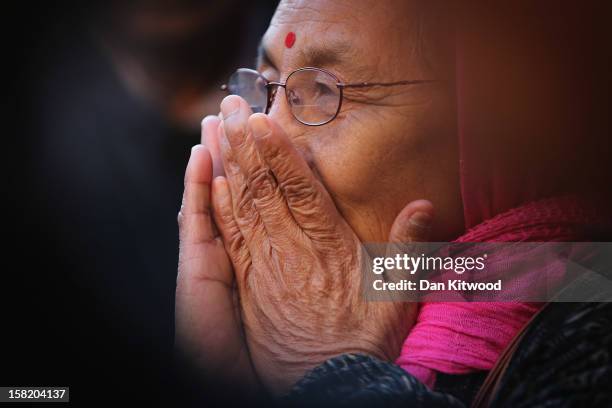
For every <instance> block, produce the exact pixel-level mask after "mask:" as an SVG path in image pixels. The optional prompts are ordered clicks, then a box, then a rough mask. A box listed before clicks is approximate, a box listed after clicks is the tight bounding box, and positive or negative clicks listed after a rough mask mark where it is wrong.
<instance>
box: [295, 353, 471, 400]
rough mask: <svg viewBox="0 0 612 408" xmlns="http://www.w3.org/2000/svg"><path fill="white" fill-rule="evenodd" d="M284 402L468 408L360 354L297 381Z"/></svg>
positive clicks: (346, 356) (333, 361)
mask: <svg viewBox="0 0 612 408" xmlns="http://www.w3.org/2000/svg"><path fill="white" fill-rule="evenodd" d="M283 402H284V403H286V404H287V405H290V406H300V407H301V406H308V407H311V406H316V407H327V406H334V407H343V406H346V407H416V408H418V407H432V408H434V407H451V408H455V407H456V408H463V407H465V405H464V404H463V403H462V402H460V401H459V400H458V399H456V398H455V397H453V396H451V395H450V394H445V393H440V392H434V391H431V390H430V389H429V388H427V387H426V386H425V385H423V384H422V383H421V382H419V380H417V379H416V378H414V377H413V376H412V375H410V374H409V373H407V372H406V371H404V370H403V369H402V368H400V367H399V366H396V365H394V364H391V363H388V362H384V361H381V360H378V359H376V358H374V357H370V356H366V355H361V354H344V355H341V356H338V357H335V358H332V359H330V360H327V361H326V362H325V363H323V364H321V365H320V366H318V367H316V368H315V369H313V370H312V371H310V372H309V373H308V374H306V375H305V376H304V377H303V378H302V379H301V380H300V381H298V383H297V384H296V385H295V386H294V387H293V389H292V390H291V392H290V394H289V395H287V396H286V397H285V398H284V400H283Z"/></svg>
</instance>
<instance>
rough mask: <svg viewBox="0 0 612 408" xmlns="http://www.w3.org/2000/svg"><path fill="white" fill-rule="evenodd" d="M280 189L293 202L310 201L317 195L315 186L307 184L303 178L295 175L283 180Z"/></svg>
mask: <svg viewBox="0 0 612 408" xmlns="http://www.w3.org/2000/svg"><path fill="white" fill-rule="evenodd" d="M280 187H281V189H282V190H283V191H284V192H285V194H286V195H287V197H290V198H291V200H292V201H294V202H300V201H304V200H308V199H312V198H313V197H315V196H316V194H317V189H316V188H315V186H313V185H312V184H311V183H309V182H308V181H307V180H306V179H305V178H304V177H300V176H295V175H294V176H289V177H287V178H285V179H284V180H283V182H282V183H281V185H280Z"/></svg>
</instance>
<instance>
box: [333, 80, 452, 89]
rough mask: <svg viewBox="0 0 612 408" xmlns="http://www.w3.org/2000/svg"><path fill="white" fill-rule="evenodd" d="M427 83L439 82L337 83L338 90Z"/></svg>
mask: <svg viewBox="0 0 612 408" xmlns="http://www.w3.org/2000/svg"><path fill="white" fill-rule="evenodd" d="M429 82H440V80H438V79H418V80H412V81H397V82H359V83H353V84H343V83H338V84H337V85H338V87H340V88H367V87H369V86H395V85H416V84H426V83H429Z"/></svg>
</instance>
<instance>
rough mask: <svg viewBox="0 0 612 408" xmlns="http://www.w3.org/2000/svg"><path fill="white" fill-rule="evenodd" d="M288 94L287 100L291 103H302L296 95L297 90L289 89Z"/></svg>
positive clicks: (297, 104)
mask: <svg viewBox="0 0 612 408" xmlns="http://www.w3.org/2000/svg"><path fill="white" fill-rule="evenodd" d="M288 96H289V102H290V103H291V105H294V106H299V105H301V104H302V103H301V99H300V96H299V95H298V93H297V92H295V91H290V92H289V95H288Z"/></svg>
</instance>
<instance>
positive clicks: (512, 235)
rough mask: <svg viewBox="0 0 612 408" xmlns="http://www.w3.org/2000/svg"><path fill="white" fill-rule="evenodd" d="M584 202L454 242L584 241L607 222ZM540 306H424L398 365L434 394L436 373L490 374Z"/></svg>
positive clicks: (524, 210) (543, 210) (515, 218)
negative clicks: (507, 347) (586, 232)
mask: <svg viewBox="0 0 612 408" xmlns="http://www.w3.org/2000/svg"><path fill="white" fill-rule="evenodd" d="M600 214H601V212H600V211H599V210H598V209H597V208H595V207H594V206H592V205H589V203H587V202H585V201H584V200H579V199H577V198H575V197H571V196H568V197H560V198H552V199H545V200H539V201H536V202H532V203H530V204H527V205H524V206H521V207H518V208H516V209H512V210H509V211H507V212H504V213H502V214H500V215H498V216H496V217H494V218H492V219H490V220H488V221H485V222H483V223H481V224H479V225H477V226H475V227H474V228H472V229H471V230H470V231H468V232H467V233H466V234H465V235H463V236H461V237H460V238H458V239H457V240H456V241H455V242H516V241H521V242H548V241H582V240H585V238H587V236H586V235H585V231H588V230H589V229H591V227H599V228H600V227H601V226H602V225H603V224H605V223H606V222H608V221H607V220H606V217H605V216H602V215H600ZM539 307H540V304H539V303H494V302H487V303H480V302H474V303H460V302H456V303H447V302H436V303H423V304H421V307H420V311H419V315H418V318H417V322H416V324H415V326H414V328H413V329H412V331H411V332H410V334H409V336H408V338H407V339H406V341H405V342H404V345H403V347H402V351H401V355H400V357H399V358H398V360H397V364H399V365H400V366H401V367H402V368H404V369H405V370H407V371H408V372H409V373H411V374H412V375H414V376H415V377H417V378H418V379H419V380H421V381H422V382H423V383H424V384H426V385H427V386H429V387H431V388H433V387H434V385H435V377H436V373H437V372H442V373H447V374H466V373H469V372H473V371H478V370H490V369H491V368H492V367H493V365H494V364H495V362H496V361H497V358H498V357H499V355H500V354H501V352H502V351H503V350H504V348H505V347H506V346H507V345H508V343H509V342H510V340H511V339H512V338H513V337H514V336H515V335H516V334H517V333H518V332H519V330H520V329H521V328H522V327H523V325H524V324H525V323H526V322H527V321H528V320H529V319H530V318H531V316H532V315H533V314H534V313H535V312H536V311H537V310H538V308H539Z"/></svg>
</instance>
